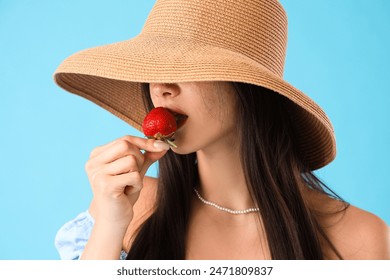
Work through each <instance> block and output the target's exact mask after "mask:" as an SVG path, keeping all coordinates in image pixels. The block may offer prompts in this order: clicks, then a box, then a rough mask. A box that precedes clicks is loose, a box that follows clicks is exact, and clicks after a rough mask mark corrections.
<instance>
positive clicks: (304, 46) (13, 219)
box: [0, 0, 390, 259]
mask: <svg viewBox="0 0 390 280" xmlns="http://www.w3.org/2000/svg"><path fill="white" fill-rule="evenodd" d="M281 2H282V3H283V5H284V6H285V9H286V11H287V13H288V16H289V43H288V51H287V60H286V68H285V79H286V80H287V81H289V82H290V83H292V84H293V85H294V86H296V87H297V88H299V89H301V90H302V91H303V92H305V93H307V94H308V95H309V96H310V97H312V98H313V99H314V100H315V101H316V102H317V103H318V104H319V105H320V106H321V107H323V109H324V110H325V111H326V112H327V114H328V115H329V117H330V119H331V120H332V122H333V124H334V127H335V131H336V137H337V143H338V155H337V158H336V160H335V161H334V162H332V163H331V164H330V165H328V166H327V167H325V168H323V169H321V170H319V171H318V175H319V176H320V177H321V178H322V179H323V180H324V181H325V182H326V183H327V184H328V185H329V186H330V187H331V188H332V189H333V190H335V191H336V192H337V193H338V194H339V195H341V196H342V197H343V198H344V199H346V200H347V201H349V202H350V203H352V204H353V205H356V206H358V207H360V208H363V209H365V210H368V211H370V212H373V213H375V214H376V215H378V216H380V217H381V218H382V219H384V220H385V221H386V222H387V223H388V224H389V223H390V206H389V198H390V188H389V183H388V174H389V164H388V162H389V160H388V159H389V157H390V150H389V143H390V126H389V125H388V121H389V120H390V110H389V105H390V94H389V89H388V81H389V78H390V77H389V73H390V71H389V70H388V65H390V55H389V50H390V37H389V30H390V17H389V15H390V2H389V1H386V0H376V1H366V0H348V1H347V0H343V1H329V0H317V1H312V0H306V1H303V0H301V1H288V0H284V1H281ZM153 3H154V1H151V0H148V1H145V0H143V1H137V2H136V1H125V0H122V1H120V0H110V1H96V0H94V1H92V0H88V1H76V0H71V1H70V0H69V1H48V0H46V1H43V0H41V1H21V0H19V1H11V0H8V1H7V0H2V1H0V97H1V100H0V128H1V136H0V229H1V231H0V232H1V235H0V259H58V258H59V257H58V254H57V252H56V250H55V248H54V245H53V240H54V236H55V234H56V231H57V229H58V228H59V227H60V226H61V225H62V224H63V223H64V222H65V221H67V220H69V219H71V218H73V217H74V216H75V215H77V213H79V212H81V211H83V210H85V209H87V208H88V205H89V201H90V199H91V197H92V193H91V191H90V188H89V182H88V179H87V176H86V174H85V171H84V164H85V162H86V161H87V159H88V157H89V153H90V151H91V150H92V149H93V148H94V147H96V146H99V145H102V144H105V143H107V142H110V141H112V140H114V139H116V138H118V137H121V136H123V135H125V134H135V135H139V136H141V135H140V133H138V132H137V131H135V130H134V129H132V128H131V127H129V126H128V125H127V124H125V123H124V122H123V121H121V120H119V119H117V118H116V117H114V116H112V115H111V114H110V113H108V112H106V111H104V110H103V109H100V108H99V107H98V106H96V105H94V104H92V103H90V102H89V101H86V100H84V99H82V98H80V97H77V96H74V95H72V94H68V93H65V92H64V91H63V90H61V89H60V88H58V87H57V86H56V85H55V84H54V82H53V78H52V74H53V72H54V71H55V69H56V67H57V66H58V65H59V64H60V62H61V61H62V60H63V59H65V58H66V57H67V56H69V55H71V54H73V53H75V52H77V51H79V50H82V49H85V48H89V47H93V46H98V45H103V44H108V43H112V42H116V41H122V40H126V39H128V38H131V37H133V36H135V35H136V34H137V33H138V32H139V31H140V30H141V28H142V26H143V23H144V20H145V18H146V16H147V14H148V13H149V11H150V9H151V7H152V6H153ZM149 174H150V175H153V174H156V167H154V168H153V169H152V170H151V171H150V173H149Z"/></svg>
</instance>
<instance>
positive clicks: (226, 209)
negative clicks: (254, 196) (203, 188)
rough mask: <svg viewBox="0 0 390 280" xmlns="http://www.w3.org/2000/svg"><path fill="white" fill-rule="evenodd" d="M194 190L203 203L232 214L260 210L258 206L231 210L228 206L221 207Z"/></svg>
mask: <svg viewBox="0 0 390 280" xmlns="http://www.w3.org/2000/svg"><path fill="white" fill-rule="evenodd" d="M194 191H195V193H196V196H197V197H198V198H199V200H200V201H202V202H203V203H204V204H206V205H210V206H213V207H215V208H217V209H218V210H221V211H225V212H228V213H230V214H233V215H239V214H248V213H251V212H259V211H260V209H259V208H248V209H245V210H233V209H230V208H226V207H222V206H220V205H218V204H216V203H214V202H211V201H207V200H206V199H204V198H203V197H202V196H201V195H200V194H199V192H198V191H197V190H196V189H194Z"/></svg>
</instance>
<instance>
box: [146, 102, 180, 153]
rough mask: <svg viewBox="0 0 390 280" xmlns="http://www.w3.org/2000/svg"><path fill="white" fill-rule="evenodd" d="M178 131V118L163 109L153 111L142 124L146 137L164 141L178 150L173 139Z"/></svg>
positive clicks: (158, 108)
mask: <svg viewBox="0 0 390 280" xmlns="http://www.w3.org/2000/svg"><path fill="white" fill-rule="evenodd" d="M176 129H177V124H176V118H175V116H174V115H173V114H172V113H171V112H169V111H168V110H167V109H165V108H163V107H157V108H154V109H152V110H151V111H150V112H149V113H148V114H147V115H146V117H145V119H144V121H143V123H142V130H143V132H144V134H145V136H146V137H148V138H152V139H156V140H162V141H165V142H167V143H168V144H169V145H171V146H173V147H175V148H177V146H176V145H175V144H174V143H173V142H172V137H173V135H174V134H175V132H176Z"/></svg>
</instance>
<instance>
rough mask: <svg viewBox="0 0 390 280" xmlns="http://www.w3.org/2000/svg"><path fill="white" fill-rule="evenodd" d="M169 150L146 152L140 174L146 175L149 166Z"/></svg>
mask: <svg viewBox="0 0 390 280" xmlns="http://www.w3.org/2000/svg"><path fill="white" fill-rule="evenodd" d="M167 152H168V151H162V152H154V153H151V152H145V153H144V164H143V166H142V168H141V170H140V174H141V176H142V177H144V176H145V174H146V172H147V171H148V169H149V167H150V166H151V165H152V164H153V163H155V162H156V161H158V160H159V159H160V158H162V157H163V156H164V155H165V154H166V153H167Z"/></svg>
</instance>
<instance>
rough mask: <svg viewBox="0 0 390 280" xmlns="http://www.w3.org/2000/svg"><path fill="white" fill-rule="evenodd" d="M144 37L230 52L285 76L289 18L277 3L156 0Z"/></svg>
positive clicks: (267, 0)
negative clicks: (173, 38) (165, 38)
mask: <svg viewBox="0 0 390 280" xmlns="http://www.w3.org/2000/svg"><path fill="white" fill-rule="evenodd" d="M142 34H158V35H161V36H170V37H177V38H179V39H190V40H195V41H197V42H202V43H206V44H210V45H213V46H217V47H221V48H224V49H228V50H231V51H234V52H237V53H240V54H242V55H245V56H247V57H249V58H251V59H252V60H254V61H256V62H257V63H260V64H261V65H262V66H264V67H265V68H267V69H268V70H269V71H271V72H272V73H274V74H276V75H278V76H280V77H282V76H283V70H284V61H285V56H286V47H287V15H286V13H285V11H284V9H283V7H282V6H281V4H280V3H279V2H278V1H277V0H184V1H183V0H157V2H156V4H155V5H154V7H153V9H152V11H151V12H150V14H149V17H148V19H147V21H146V23H145V25H144V28H143V30H142Z"/></svg>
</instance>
